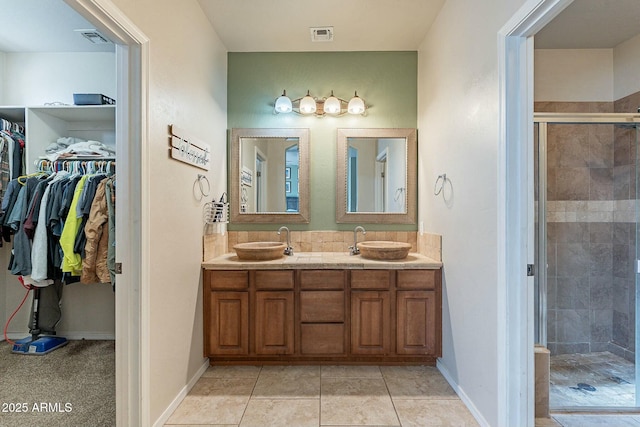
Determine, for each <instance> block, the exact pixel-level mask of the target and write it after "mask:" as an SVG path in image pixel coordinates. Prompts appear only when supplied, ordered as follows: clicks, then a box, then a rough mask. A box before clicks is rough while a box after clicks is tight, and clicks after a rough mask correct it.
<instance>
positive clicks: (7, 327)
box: [4, 276, 33, 345]
mask: <svg viewBox="0 0 640 427" xmlns="http://www.w3.org/2000/svg"><path fill="white" fill-rule="evenodd" d="M18 280H19V281H20V284H21V285H22V287H23V288H25V289H26V290H27V293H26V294H24V298H22V302H21V303H20V305H19V306H18V308H16V310H15V311H14V312H13V314H12V315H11V316H9V319H8V320H7V323H6V324H5V325H4V339H5V340H6V341H7V342H8V343H9V344H11V345H15V344H16V343H15V342H13V341H11V340H10V339H9V337H8V336H7V329H9V323H11V320H13V317H14V316H15V315H16V314H17V313H18V312H19V311H20V309H21V308H22V306H23V305H24V302H25V301H26V300H27V297H28V296H29V292H31V289H33V287H32V286H30V285H25V284H24V280H22V276H18Z"/></svg>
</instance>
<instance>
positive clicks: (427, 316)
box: [396, 291, 438, 354]
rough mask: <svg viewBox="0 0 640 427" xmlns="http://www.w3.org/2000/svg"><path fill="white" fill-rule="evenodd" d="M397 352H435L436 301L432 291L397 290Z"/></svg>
mask: <svg viewBox="0 0 640 427" xmlns="http://www.w3.org/2000/svg"><path fill="white" fill-rule="evenodd" d="M396 301H397V306H398V307H397V319H398V324H397V334H398V335H397V338H396V339H397V341H396V342H397V348H396V351H397V353H398V354H435V352H436V327H437V326H438V325H436V301H435V292H434V291H398V293H397V295H396Z"/></svg>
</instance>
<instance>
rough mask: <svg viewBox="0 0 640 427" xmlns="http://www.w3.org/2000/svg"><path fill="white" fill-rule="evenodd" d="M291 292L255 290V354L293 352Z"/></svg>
mask: <svg viewBox="0 0 640 427" xmlns="http://www.w3.org/2000/svg"><path fill="white" fill-rule="evenodd" d="M293 313H294V312H293V292H292V291H280V292H266V291H259V292H256V318H255V322H256V324H255V328H254V330H255V334H256V335H255V342H256V354H292V353H293V335H294V328H293Z"/></svg>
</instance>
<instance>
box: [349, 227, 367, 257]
mask: <svg viewBox="0 0 640 427" xmlns="http://www.w3.org/2000/svg"><path fill="white" fill-rule="evenodd" d="M358 231H361V232H362V235H363V236H364V235H365V234H367V232H366V230H365V229H364V227H363V226H361V225H359V226H357V227H356V228H354V229H353V246H349V254H351V255H358V254H359V253H360V249H358Z"/></svg>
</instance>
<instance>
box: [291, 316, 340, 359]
mask: <svg viewBox="0 0 640 427" xmlns="http://www.w3.org/2000/svg"><path fill="white" fill-rule="evenodd" d="M300 353H302V354H344V325H343V324H341V323H320V324H313V323H306V324H304V325H301V326H300Z"/></svg>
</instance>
